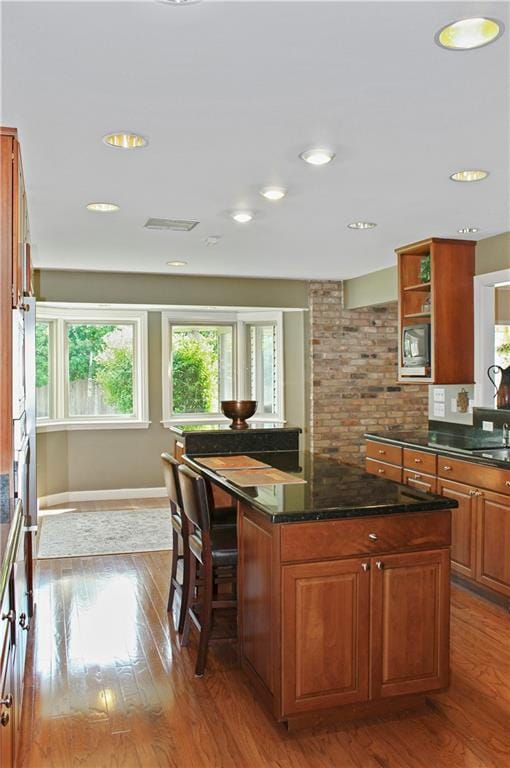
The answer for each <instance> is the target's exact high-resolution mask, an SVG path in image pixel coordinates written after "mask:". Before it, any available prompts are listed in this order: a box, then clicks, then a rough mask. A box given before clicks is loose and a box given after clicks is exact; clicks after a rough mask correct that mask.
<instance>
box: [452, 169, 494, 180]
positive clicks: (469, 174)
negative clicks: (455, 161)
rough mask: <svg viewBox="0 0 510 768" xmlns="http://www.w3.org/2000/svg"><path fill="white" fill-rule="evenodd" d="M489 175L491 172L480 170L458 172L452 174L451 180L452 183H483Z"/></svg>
mask: <svg viewBox="0 0 510 768" xmlns="http://www.w3.org/2000/svg"><path fill="white" fill-rule="evenodd" d="M488 175H489V171H483V170H481V169H480V168H477V169H473V170H470V171H457V172H456V173H452V175H451V176H450V179H451V180H452V181H482V179H486V178H487V176H488Z"/></svg>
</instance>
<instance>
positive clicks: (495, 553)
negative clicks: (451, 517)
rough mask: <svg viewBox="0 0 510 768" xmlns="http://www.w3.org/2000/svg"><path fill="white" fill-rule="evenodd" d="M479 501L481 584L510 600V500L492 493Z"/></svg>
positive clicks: (478, 574)
mask: <svg viewBox="0 0 510 768" xmlns="http://www.w3.org/2000/svg"><path fill="white" fill-rule="evenodd" d="M476 498H477V520H478V534H477V539H478V551H477V558H476V578H477V581H479V582H480V583H481V584H484V585H485V586H487V587H490V588H491V589H495V590H496V591H497V592H500V593H501V594H503V595H506V596H507V597H510V498H509V497H508V496H505V495H503V494H501V493H493V492H492V491H482V492H480V495H479V496H477V497H476Z"/></svg>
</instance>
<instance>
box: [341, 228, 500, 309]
mask: <svg viewBox="0 0 510 768" xmlns="http://www.w3.org/2000/svg"><path fill="white" fill-rule="evenodd" d="M475 253H476V260H475V274H477V275H484V274H486V273H487V272H497V271H498V270H500V269H508V268H510V232H504V233H503V234H502V235H495V236H494V237H487V238H485V239H484V240H479V241H478V243H477V246H476V251H475ZM397 282H398V281H397V268H396V266H395V267H387V268H386V269H381V270H378V271H377V272H370V274H368V275H361V276H360V277H354V278H352V279H351V280H346V281H345V283H344V297H345V299H344V300H345V306H346V308H347V309H356V308H357V307H368V306H372V305H374V304H384V303H386V302H387V301H396V300H397V292H398V284H397Z"/></svg>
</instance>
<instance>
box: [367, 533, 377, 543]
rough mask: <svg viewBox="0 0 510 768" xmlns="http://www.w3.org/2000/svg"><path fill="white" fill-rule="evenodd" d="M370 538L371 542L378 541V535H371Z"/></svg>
mask: <svg viewBox="0 0 510 768" xmlns="http://www.w3.org/2000/svg"><path fill="white" fill-rule="evenodd" d="M368 538H369V539H370V541H377V534H376V533H369V534H368Z"/></svg>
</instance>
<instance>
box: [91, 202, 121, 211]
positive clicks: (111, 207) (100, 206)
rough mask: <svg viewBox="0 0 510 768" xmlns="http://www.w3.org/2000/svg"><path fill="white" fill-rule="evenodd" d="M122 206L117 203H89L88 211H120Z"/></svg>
mask: <svg viewBox="0 0 510 768" xmlns="http://www.w3.org/2000/svg"><path fill="white" fill-rule="evenodd" d="M119 210H120V207H119V206H118V205H116V204H115V203H88V205H87V211H95V212H96V213H114V212H115V211H119Z"/></svg>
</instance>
